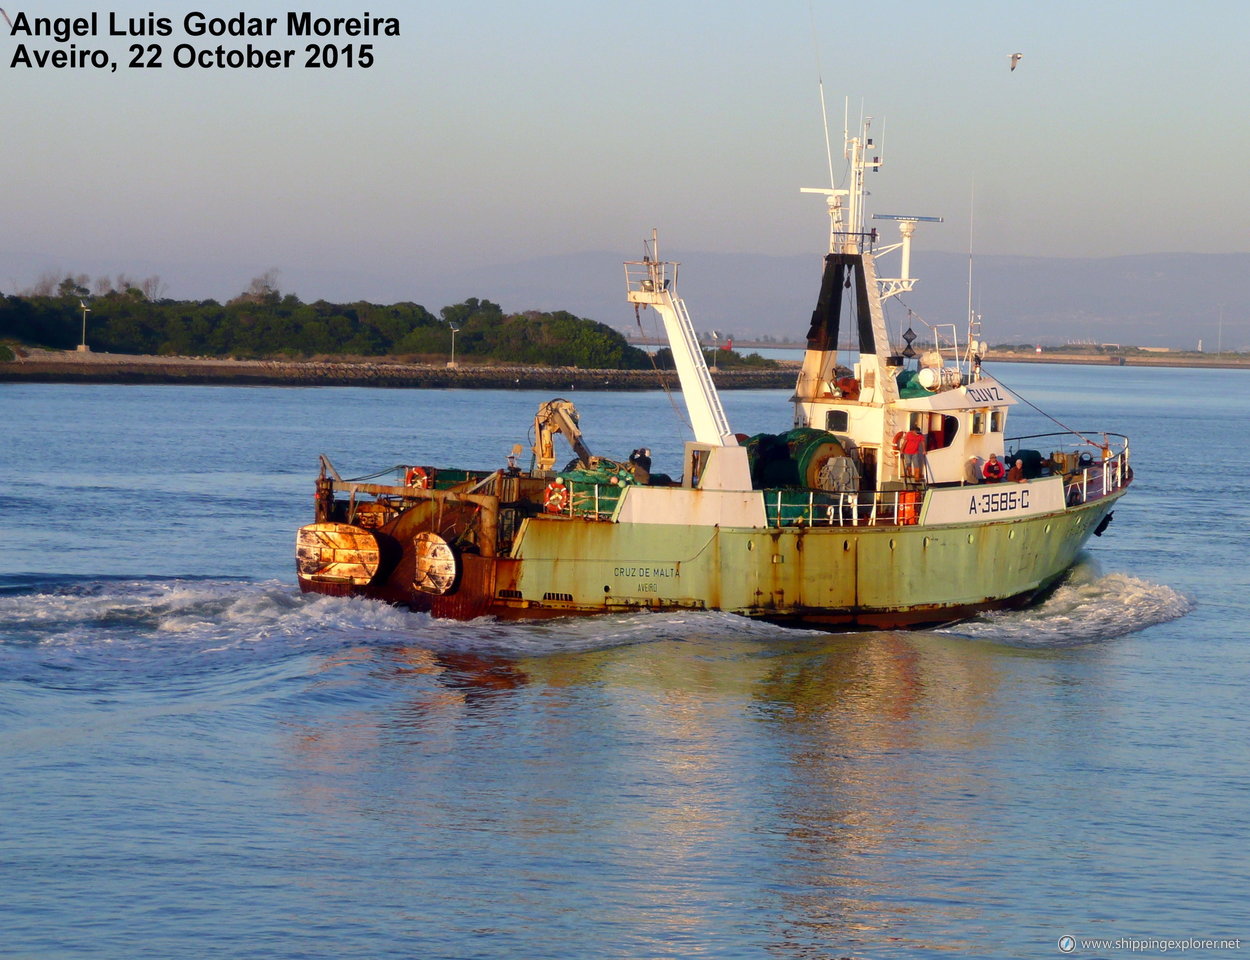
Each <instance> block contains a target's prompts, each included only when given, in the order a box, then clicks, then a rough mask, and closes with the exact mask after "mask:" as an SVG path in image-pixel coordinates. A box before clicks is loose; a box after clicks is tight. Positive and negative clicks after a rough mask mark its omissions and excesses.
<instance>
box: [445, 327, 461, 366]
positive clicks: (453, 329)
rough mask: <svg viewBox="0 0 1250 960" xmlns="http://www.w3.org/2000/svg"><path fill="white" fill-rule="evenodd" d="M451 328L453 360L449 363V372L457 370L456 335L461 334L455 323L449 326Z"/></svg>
mask: <svg viewBox="0 0 1250 960" xmlns="http://www.w3.org/2000/svg"><path fill="white" fill-rule="evenodd" d="M447 326H448V327H450V328H451V360H449V361H448V363H447V369H448V370H455V369H456V334H457V333H459V332H460V328H459V327H458V326H456V325H455V324H454V323H449V324H447Z"/></svg>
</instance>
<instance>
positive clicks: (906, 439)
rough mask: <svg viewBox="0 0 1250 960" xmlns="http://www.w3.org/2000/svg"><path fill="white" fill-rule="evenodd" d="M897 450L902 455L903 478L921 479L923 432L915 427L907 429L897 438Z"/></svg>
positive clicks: (922, 472) (922, 469) (922, 474)
mask: <svg viewBox="0 0 1250 960" xmlns="http://www.w3.org/2000/svg"><path fill="white" fill-rule="evenodd" d="M898 452H899V453H901V454H902V455H903V477H904V479H907V480H923V479H924V434H923V433H921V432H920V431H919V430H916V429H915V428H913V429H911V430H908V431H907V432H906V433H905V434H903V435H902V436H901V437H900V438H899V441H898Z"/></svg>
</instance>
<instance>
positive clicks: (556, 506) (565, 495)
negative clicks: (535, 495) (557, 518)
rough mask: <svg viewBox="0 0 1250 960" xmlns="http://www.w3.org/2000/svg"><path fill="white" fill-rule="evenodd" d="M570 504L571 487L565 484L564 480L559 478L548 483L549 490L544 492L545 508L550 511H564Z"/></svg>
mask: <svg viewBox="0 0 1250 960" xmlns="http://www.w3.org/2000/svg"><path fill="white" fill-rule="evenodd" d="M568 505H569V488H568V487H566V486H565V485H564V481H563V480H561V479H559V478H557V479H555V480H552V481H551V483H549V484H547V490H546V492H545V493H544V494H543V508H544V509H545V510H546V511H547V512H548V513H563V512H564V508H565V507H567V506H568Z"/></svg>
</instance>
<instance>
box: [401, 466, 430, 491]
mask: <svg viewBox="0 0 1250 960" xmlns="http://www.w3.org/2000/svg"><path fill="white" fill-rule="evenodd" d="M404 486H407V487H417V488H418V489H421V490H428V489H429V487H430V475H429V474H428V473H426V472H425V467H409V468H408V472H407V473H405V474H404Z"/></svg>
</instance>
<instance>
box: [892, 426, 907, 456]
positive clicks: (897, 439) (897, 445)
mask: <svg viewBox="0 0 1250 960" xmlns="http://www.w3.org/2000/svg"><path fill="white" fill-rule="evenodd" d="M906 433H907V431H906V430H900V431H899V432H898V433H896V434H894V449H895V450H900V451H901V450H902V449H903V437H904V436H905V435H906Z"/></svg>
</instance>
